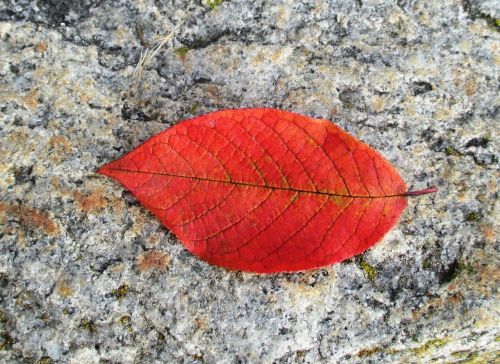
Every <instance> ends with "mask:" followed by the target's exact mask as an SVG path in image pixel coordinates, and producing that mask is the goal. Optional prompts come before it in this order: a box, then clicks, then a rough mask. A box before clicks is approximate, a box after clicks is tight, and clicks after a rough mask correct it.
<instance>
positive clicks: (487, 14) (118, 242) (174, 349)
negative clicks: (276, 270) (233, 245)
mask: <svg viewBox="0 0 500 364" xmlns="http://www.w3.org/2000/svg"><path fill="white" fill-rule="evenodd" d="M495 3H496V2H494V1H465V0H464V1H462V2H460V1H451V0H444V1H434V0H433V1H430V0H429V1H428V0H423V1H411V0H410V1H382V0H379V1H371V0H370V1H367V0H363V1H347V0H342V1H323V0H318V1H314V2H308V1H304V0H299V1H291V0H283V1H260V0H241V1H236V0H233V1H223V2H222V1H220V0H203V1H191V2H189V1H183V0H174V1H165V2H160V1H153V0H144V1H127V0H122V1H114V0H108V1H102V0H99V1H98V0H86V1H64V2H62V1H55V0H38V1H27V0H3V1H1V2H0V54H1V56H0V117H1V124H0V241H1V242H0V252H1V255H0V290H1V298H0V299H1V304H0V350H1V351H0V360H1V361H2V362H6V363H15V362H16V363H17V362H39V363H50V362H71V363H99V362H122V363H132V362H153V361H158V362H186V363H204V362H206V363H213V362H223V363H233V362H234V363H236V362H242V363H246V362H248V363H255V362H266V363H270V362H276V363H295V362H299V363H302V362H305V363H316V362H324V363H331V362H353V363H361V362H430V361H437V362H444V361H446V362H460V363H464V362H491V361H493V360H494V358H495V356H496V355H498V354H499V351H498V350H499V349H498V348H499V340H500V330H499V328H498V327H499V324H500V323H499V320H498V317H500V315H499V305H498V286H499V279H500V277H499V254H498V253H499V252H498V250H499V249H498V248H499V245H498V237H497V232H498V231H499V230H500V229H499V228H500V226H499V221H500V217H499V210H498V185H497V184H498V180H499V168H498V167H499V164H498V146H499V140H498V119H499V115H498V112H499V97H498V86H499V82H498V75H499V74H498V69H499V68H498V67H499V64H500V48H499V38H500V36H499V34H500V33H499V21H498V16H499V9H498V3H497V4H496V7H495ZM181 19H185V22H184V23H183V24H182V25H181V26H180V28H179V30H178V32H177V33H176V34H175V37H174V38H173V40H172V41H170V42H166V44H165V46H164V47H163V48H162V50H161V51H159V52H158V54H157V55H156V57H154V58H153V59H152V60H151V61H150V62H149V63H148V64H146V66H145V68H144V70H143V74H142V78H141V79H140V80H138V79H137V78H134V76H133V73H134V69H135V65H136V64H137V62H138V60H139V57H140V54H141V50H144V49H145V48H147V47H149V48H151V47H152V45H153V44H154V42H155V41H157V40H158V37H161V36H163V35H165V34H168V33H169V31H170V30H172V29H173V28H174V26H175V25H176V24H178V23H179V22H180V21H181ZM250 106H252V107H261V106H268V107H276V108H283V109H286V110H290V111H296V112H300V113H303V114H308V115H311V116H317V117H324V118H330V119H334V120H335V121H336V122H338V123H339V124H340V125H341V126H342V127H343V128H345V129H346V130H348V131H349V132H351V133H352V134H353V135H355V136H357V137H358V138H360V139H362V140H364V141H366V142H367V143H369V144H370V145H371V146H373V147H374V148H376V149H378V150H379V151H380V152H381V153H382V154H384V155H385V156H386V158H387V159H389V160H390V161H391V162H392V163H393V164H394V165H395V166H396V168H397V169H398V170H399V171H400V173H401V175H402V176H403V178H404V179H405V180H406V181H407V183H408V184H409V185H413V186H414V187H415V188H423V187H426V186H427V185H433V184H436V185H437V186H438V187H439V192H438V193H437V194H435V195H433V196H425V197H421V198H418V199H417V198H415V199H412V200H411V201H410V206H409V208H408V209H407V210H406V212H405V213H404V215H403V217H402V219H401V221H400V223H399V224H398V225H397V227H396V228H395V229H394V230H392V232H391V233H390V234H388V235H387V236H386V237H385V238H384V240H383V242H382V243H380V244H378V245H377V246H375V247H374V248H373V249H371V250H369V251H368V252H366V253H365V254H363V255H362V256H361V257H357V258H355V259H352V260H349V261H346V262H344V263H341V264H337V265H334V266H331V267H328V268H326V269H321V270H317V271H312V272H304V273H298V274H280V275H254V274H245V273H240V272H233V271H225V270H223V269H219V268H215V267H211V266H209V265H207V264H205V263H204V262H202V261H199V260H198V259H196V258H195V257H193V256H191V255H190V254H189V253H187V252H186V250H185V249H184V248H183V247H182V245H181V244H180V243H179V242H178V241H176V239H175V237H174V236H172V235H171V234H170V233H169V232H168V231H167V230H166V229H164V228H163V227H162V226H161V225H160V224H159V222H158V221H157V220H156V219H155V218H154V217H152V215H150V214H149V213H147V212H146V211H145V210H144V209H143V208H142V207H141V206H139V205H138V203H137V202H136V201H135V200H134V198H133V197H132V196H131V195H130V194H129V193H127V192H125V191H124V190H123V188H121V187H120V186H119V185H117V184H116V183H114V182H113V181H112V180H110V179H107V178H105V177H102V176H98V175H96V174H95V171H96V169H97V168H98V167H99V166H100V165H102V164H104V163H105V162H108V161H110V160H112V159H114V158H117V157H119V156H121V155H122V154H123V153H125V152H126V151H129V150H131V149H132V148H133V147H135V146H137V145H138V144H140V143H141V142H142V141H144V140H146V139H147V138H149V137H151V136H152V135H154V134H156V133H157V132H159V131H161V130H163V129H165V128H166V127H168V126H170V125H172V124H173V123H175V122H177V121H179V120H181V119H185V118H188V117H192V116H195V115H198V114H202V113H206V112H210V111H214V110H217V109H223V108H238V107H250ZM339 116H341V117H339Z"/></svg>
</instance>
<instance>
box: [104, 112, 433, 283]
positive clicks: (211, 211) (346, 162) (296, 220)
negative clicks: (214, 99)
mask: <svg viewBox="0 0 500 364" xmlns="http://www.w3.org/2000/svg"><path fill="white" fill-rule="evenodd" d="M99 173H102V174H105V175H107V176H110V177H113V178H115V179H116V180H118V181H119V182H120V183H121V184H122V185H123V186H125V187H126V188H127V189H128V190H130V191H131V192H132V193H133V194H134V195H135V196H136V197H137V199H138V200H139V201H140V202H141V203H142V204H143V205H144V206H145V207H146V208H148V209H149V210H151V211H152V212H153V213H154V214H155V215H156V216H157V217H158V218H159V219H160V220H161V221H162V222H163V224H164V225H165V226H166V227H168V228H169V229H170V230H171V231H172V232H173V233H174V234H175V235H177V237H178V238H179V239H180V240H181V241H182V242H183V244H184V245H185V246H186V247H187V249H189V251H191V252H192V253H193V254H195V255H197V256H198V257H200V258H201V259H204V260H206V261H207V262H209V263H211V264H214V265H217V266H221V267H226V268H231V269H239V270H244V271H252V272H260V273H270V272H283V271H288V272H290V271H297V270H305V269H311V268H316V267H321V266H324V265H328V264H332V263H335V262H339V261H342V260H344V259H347V258H350V257H352V256H353V255H356V254H359V253H361V252H363V251H364V250H366V249H368V248H369V247H371V246H372V245H374V244H375V243H376V242H377V241H378V240H380V239H381V237H382V236H383V235H384V234H385V233H386V232H387V231H388V230H389V229H390V228H391V227H392V226H393V225H394V224H395V223H396V221H397V220H398V218H399V216H400V215H401V213H402V212H403V210H404V209H405V207H406V196H408V195H411V194H419V192H413V193H407V192H406V185H405V183H404V181H403V180H402V179H401V177H400V176H399V175H398V173H397V172H396V170H395V169H394V168H393V167H392V166H391V164H389V163H388V162H387V161H386V160H385V159H384V158H382V156H381V155H380V154H379V153H377V152H376V151H375V150H373V149H371V148H370V147H369V146H368V145H366V144H364V143H362V142H360V141H359V140H357V139H355V138H354V137H352V136H351V135H349V134H348V133H346V132H345V131H343V130H342V129H340V128H339V127H337V126H336V125H334V124H332V123H331V122H329V121H327V120H320V119H313V118H310V117H307V116H303V115H299V114H295V113H290V112H285V111H280V110H275V109H240V110H225V111H218V112H214V113H211V114H207V115H202V116H199V117H197V118H194V119H190V120H186V121H183V122H181V123H178V124H177V125H175V126H174V127H171V128H169V129H167V130H165V131H163V132H162V133H160V134H158V135H156V136H154V137H153V138H151V139H149V140H148V141H147V142H145V143H144V144H142V145H140V146H139V147H138V148H136V149H135V150H133V151H132V152H130V153H129V154H127V155H125V156H124V157H123V158H121V159H118V160H117V161H114V162H112V163H109V164H107V165H105V166H103V167H102V168H101V169H100V170H99ZM430 192H432V191H430Z"/></svg>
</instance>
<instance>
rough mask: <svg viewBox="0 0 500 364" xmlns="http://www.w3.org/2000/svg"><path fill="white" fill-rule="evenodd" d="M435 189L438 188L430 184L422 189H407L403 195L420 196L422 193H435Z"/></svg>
mask: <svg viewBox="0 0 500 364" xmlns="http://www.w3.org/2000/svg"><path fill="white" fill-rule="evenodd" d="M437 190H438V188H437V186H431V187H428V188H424V189H423V190H417V191H407V192H406V193H405V194H404V195H403V196H422V195H427V194H429V193H435V192H437Z"/></svg>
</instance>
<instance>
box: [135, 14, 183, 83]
mask: <svg viewBox="0 0 500 364" xmlns="http://www.w3.org/2000/svg"><path fill="white" fill-rule="evenodd" d="M185 21H186V15H184V16H183V17H182V18H181V20H180V21H179V23H177V25H176V26H175V27H174V29H172V31H171V32H170V33H168V34H167V35H165V36H163V37H161V38H160V39H159V40H157V41H156V42H155V43H156V46H155V47H154V48H153V49H152V50H151V49H149V48H146V50H144V49H143V50H142V51H141V55H140V57H139V61H138V62H137V66H136V67H135V70H134V77H135V78H136V79H140V78H141V77H142V71H143V69H144V67H145V66H146V64H147V63H149V62H151V60H152V59H153V58H154V57H155V56H156V55H157V54H158V52H159V51H160V49H161V48H162V47H163V46H164V45H165V43H167V42H169V41H171V40H172V39H173V38H174V37H175V35H176V34H177V32H178V31H179V29H180V27H181V26H182V24H184V22H185Z"/></svg>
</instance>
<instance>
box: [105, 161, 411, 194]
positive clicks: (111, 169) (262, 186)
mask: <svg viewBox="0 0 500 364" xmlns="http://www.w3.org/2000/svg"><path fill="white" fill-rule="evenodd" d="M104 170H109V171H120V172H128V173H143V174H152V175H159V176H168V177H174V178H186V179H193V180H199V181H207V182H217V183H225V184H229V185H237V186H243V187H253V188H263V189H270V190H281V191H291V192H298V193H309V194H313V195H322V196H335V197H346V198H367V199H374V198H391V197H405V193H398V194H394V195H383V196H360V195H343V194H339V193H331V192H324V191H308V190H302V189H298V188H289V187H278V186H268V185H257V184H252V183H247V182H237V181H223V180H218V179H211V178H204V177H195V176H182V175H177V174H171V173H166V172H147V171H138V170H136V171H133V170H130V169H123V168H105V169H104Z"/></svg>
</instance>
